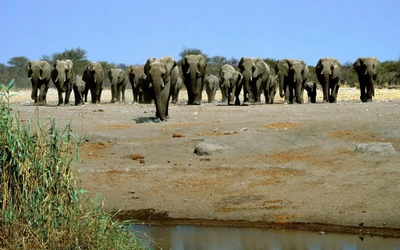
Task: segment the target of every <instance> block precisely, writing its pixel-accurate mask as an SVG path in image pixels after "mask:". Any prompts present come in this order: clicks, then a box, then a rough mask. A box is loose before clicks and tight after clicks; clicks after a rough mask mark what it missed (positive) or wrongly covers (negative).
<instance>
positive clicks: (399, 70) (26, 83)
mask: <svg viewBox="0 0 400 250" xmlns="http://www.w3.org/2000/svg"><path fill="white" fill-rule="evenodd" d="M86 54H87V51H86V50H84V49H81V48H74V49H69V50H65V51H64V52H57V53H53V54H51V55H43V56H42V58H40V60H46V61H48V62H49V63H50V64H51V65H53V64H54V62H55V61H56V60H62V59H70V60H72V61H73V62H74V68H75V73H76V74H78V75H82V73H83V70H84V68H85V66H86V64H87V63H88V62H89V60H88V59H87V57H86ZM188 54H201V55H203V56H204V57H205V58H206V60H207V64H208V66H207V72H208V74H214V75H218V73H219V69H220V67H221V66H222V65H224V64H226V63H228V64H230V65H232V66H233V67H235V68H236V69H237V65H238V63H239V60H240V58H234V57H231V58H229V59H228V58H226V57H224V56H209V55H208V54H206V53H204V52H203V51H201V50H200V49H193V48H183V49H182V51H181V52H180V53H179V57H180V58H175V60H176V61H178V64H180V62H181V58H183V57H184V56H185V55H188ZM299 59H301V58H299ZM378 59H379V58H378ZM29 60H33V59H30V58H27V57H25V56H16V57H13V58H11V59H10V60H9V61H8V62H7V64H8V65H6V64H3V63H0V83H7V82H10V81H11V80H12V79H15V87H16V88H18V89H23V88H30V87H31V83H30V80H29V79H28V77H27V75H26V72H25V66H26V65H27V63H28V61H29ZM263 60H264V61H265V62H266V63H267V64H268V65H269V66H270V68H271V73H272V74H275V72H274V70H273V68H274V67H275V64H276V62H277V61H278V60H277V59H272V58H264V59H263ZM354 60H355V59H354ZM100 63H101V65H102V66H103V70H104V72H105V73H106V72H107V71H108V70H109V69H111V68H115V67H116V68H121V69H123V70H125V69H126V68H127V67H128V66H129V65H126V64H124V63H118V64H117V63H112V62H107V61H100ZM144 63H145V62H143V63H142V64H144ZM316 63H317V62H315V64H316ZM353 63H354V62H350V61H348V62H341V64H342V70H341V79H340V81H341V85H347V86H350V87H354V86H357V82H358V78H357V75H356V72H355V71H354V69H353ZM308 67H309V70H310V75H309V80H310V81H315V82H317V78H316V75H315V65H313V64H311V65H308ZM104 84H105V86H108V85H109V82H108V78H107V77H105V82H104ZM376 85H377V86H380V87H393V86H398V85H400V60H397V61H384V62H381V67H380V70H379V75H378V79H377V82H376Z"/></svg>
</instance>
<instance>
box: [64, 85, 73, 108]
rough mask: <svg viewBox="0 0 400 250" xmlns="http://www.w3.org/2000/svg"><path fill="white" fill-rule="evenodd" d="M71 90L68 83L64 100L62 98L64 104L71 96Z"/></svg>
mask: <svg viewBox="0 0 400 250" xmlns="http://www.w3.org/2000/svg"><path fill="white" fill-rule="evenodd" d="M71 92H72V88H71V85H70V84H68V86H67V90H66V92H65V100H64V103H65V104H69V98H70V97H71Z"/></svg>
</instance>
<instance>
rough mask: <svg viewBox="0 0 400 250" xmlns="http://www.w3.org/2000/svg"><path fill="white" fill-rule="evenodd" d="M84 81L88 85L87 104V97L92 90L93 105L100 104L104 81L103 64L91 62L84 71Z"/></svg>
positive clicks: (86, 90)
mask: <svg viewBox="0 0 400 250" xmlns="http://www.w3.org/2000/svg"><path fill="white" fill-rule="evenodd" d="M82 79H83V81H85V83H86V86H85V102H87V95H88V92H89V90H90V95H91V97H92V103H100V97H101V92H102V91H103V80H104V72H103V67H102V66H101V64H100V63H99V62H89V63H88V64H87V65H86V67H85V69H84V71H83V75H82Z"/></svg>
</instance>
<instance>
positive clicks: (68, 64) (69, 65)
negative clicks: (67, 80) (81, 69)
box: [65, 59, 74, 70]
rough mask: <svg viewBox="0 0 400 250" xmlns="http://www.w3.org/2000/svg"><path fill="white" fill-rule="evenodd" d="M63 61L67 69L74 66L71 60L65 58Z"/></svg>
mask: <svg viewBox="0 0 400 250" xmlns="http://www.w3.org/2000/svg"><path fill="white" fill-rule="evenodd" d="M65 62H66V63H67V68H68V70H72V69H73V68H74V63H73V62H72V61H71V60H69V59H67V60H65Z"/></svg>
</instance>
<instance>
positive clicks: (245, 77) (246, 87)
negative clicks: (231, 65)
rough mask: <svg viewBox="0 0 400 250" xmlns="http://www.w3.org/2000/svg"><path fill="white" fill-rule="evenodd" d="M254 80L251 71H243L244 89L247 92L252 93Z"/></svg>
mask: <svg viewBox="0 0 400 250" xmlns="http://www.w3.org/2000/svg"><path fill="white" fill-rule="evenodd" d="M252 80H253V76H252V73H251V72H247V71H244V72H243V90H244V93H245V94H248V93H250V82H251V81H252Z"/></svg>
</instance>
